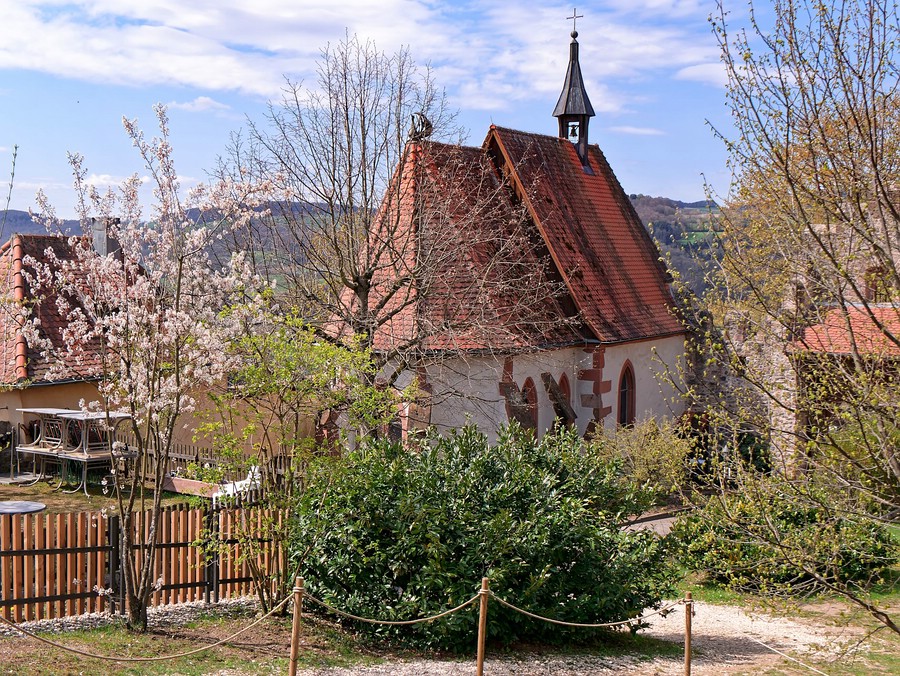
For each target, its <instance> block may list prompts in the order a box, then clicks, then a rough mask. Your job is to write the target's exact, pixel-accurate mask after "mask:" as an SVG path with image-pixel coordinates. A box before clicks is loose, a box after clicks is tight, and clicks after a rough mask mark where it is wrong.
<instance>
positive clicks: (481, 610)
mask: <svg viewBox="0 0 900 676" xmlns="http://www.w3.org/2000/svg"><path fill="white" fill-rule="evenodd" d="M488 593H489V584H488V578H486V577H483V578H481V591H480V592H479V595H480V596H481V599H480V604H479V607H478V659H477V661H476V662H475V675H476V676H483V675H484V641H485V638H486V636H485V635H486V634H487V611H488Z"/></svg>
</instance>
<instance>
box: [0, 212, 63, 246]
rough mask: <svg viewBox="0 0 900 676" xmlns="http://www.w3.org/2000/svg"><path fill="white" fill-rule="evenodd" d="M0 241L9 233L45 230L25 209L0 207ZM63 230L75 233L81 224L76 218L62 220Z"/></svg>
mask: <svg viewBox="0 0 900 676" xmlns="http://www.w3.org/2000/svg"><path fill="white" fill-rule="evenodd" d="M0 227H2V228H3V231H2V232H0V235H2V237H0V243H2V242H5V241H6V240H8V239H9V238H10V236H11V235H13V234H15V233H18V234H20V235H45V234H47V230H46V229H45V228H44V226H43V225H41V224H40V223H35V222H34V219H32V218H31V214H29V213H28V212H27V211H19V210H17V209H9V210H8V211H7V210H4V209H0ZM63 232H64V233H65V234H73V235H74V234H76V233H80V232H81V224H80V223H79V222H78V221H76V220H67V221H64V222H63Z"/></svg>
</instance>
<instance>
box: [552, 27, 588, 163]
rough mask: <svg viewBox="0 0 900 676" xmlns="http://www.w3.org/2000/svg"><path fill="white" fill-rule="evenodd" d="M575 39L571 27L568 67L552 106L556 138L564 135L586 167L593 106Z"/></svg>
mask: <svg viewBox="0 0 900 676" xmlns="http://www.w3.org/2000/svg"><path fill="white" fill-rule="evenodd" d="M570 18H572V17H570ZM577 38H578V31H575V30H573V31H572V42H571V44H570V45H569V68H568V70H567V71H566V80H565V82H564V83H563V90H562V93H561V94H560V95H559V101H557V102H556V108H554V109H553V117H555V118H557V119H558V120H559V136H560V138H567V139H569V140H570V141H571V142H572V143H574V144H575V150H576V151H577V152H578V157H579V158H581V163H582V164H583V165H584V166H585V167H587V168H589V167H590V164H589V162H588V150H587V146H588V122H589V121H590V119H591V118H592V117H594V107H593V106H592V105H591V100H590V99H589V98H588V95H587V92H586V91H585V89H584V79H583V78H582V76H581V65H580V64H579V63H578V39H577Z"/></svg>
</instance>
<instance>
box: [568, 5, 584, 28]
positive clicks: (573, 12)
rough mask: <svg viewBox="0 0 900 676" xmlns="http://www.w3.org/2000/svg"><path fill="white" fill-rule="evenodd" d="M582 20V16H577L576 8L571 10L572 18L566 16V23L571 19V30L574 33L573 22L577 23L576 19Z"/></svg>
mask: <svg viewBox="0 0 900 676" xmlns="http://www.w3.org/2000/svg"><path fill="white" fill-rule="evenodd" d="M583 18H584V14H579V13H578V9H577V8H576V7H573V8H572V16H567V17H566V21H568V20H569V19H572V30H573V31H574V30H576V26H575V22H576V21H578V19H583Z"/></svg>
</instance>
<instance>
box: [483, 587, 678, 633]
mask: <svg viewBox="0 0 900 676" xmlns="http://www.w3.org/2000/svg"><path fill="white" fill-rule="evenodd" d="M488 593H489V594H490V595H491V596H493V597H494V598H495V599H496V600H497V602H498V603H500V605H503V606H506V607H507V608H509V609H510V610H515V611H516V612H518V613H522V614H523V615H528V617H532V618H534V619H535V620H543V621H544V622H552V623H553V624H561V625H562V626H564V627H583V628H586V629H599V628H603V627H621V626H623V625H626V624H634V623H635V622H641V621H642V620H646V619H647V618H648V617H653V616H654V615H662V614H666V613H668V612H669V611H670V610H671V609H672V608H674V607H676V606H678V605H681V604H682V603H684V600H683V599H679V600H678V601H675V602H674V603H670V604H669V605H667V606H664V607H662V608H660V609H659V610H656V611H654V612H652V613H648V614H646V615H641V616H640V617H635V618H632V619H630V620H620V621H619V622H600V623H597V624H583V623H581V622H563V621H562V620H554V619H551V618H549V617H544V616H542V615H535V614H534V613H529V612H528V611H527V610H523V609H522V608H519V607H518V606H514V605H513V604H512V603H510V602H509V601H504V600H503V599H501V598H500V597H499V596H497V595H496V594H495V593H494V592H488Z"/></svg>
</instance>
